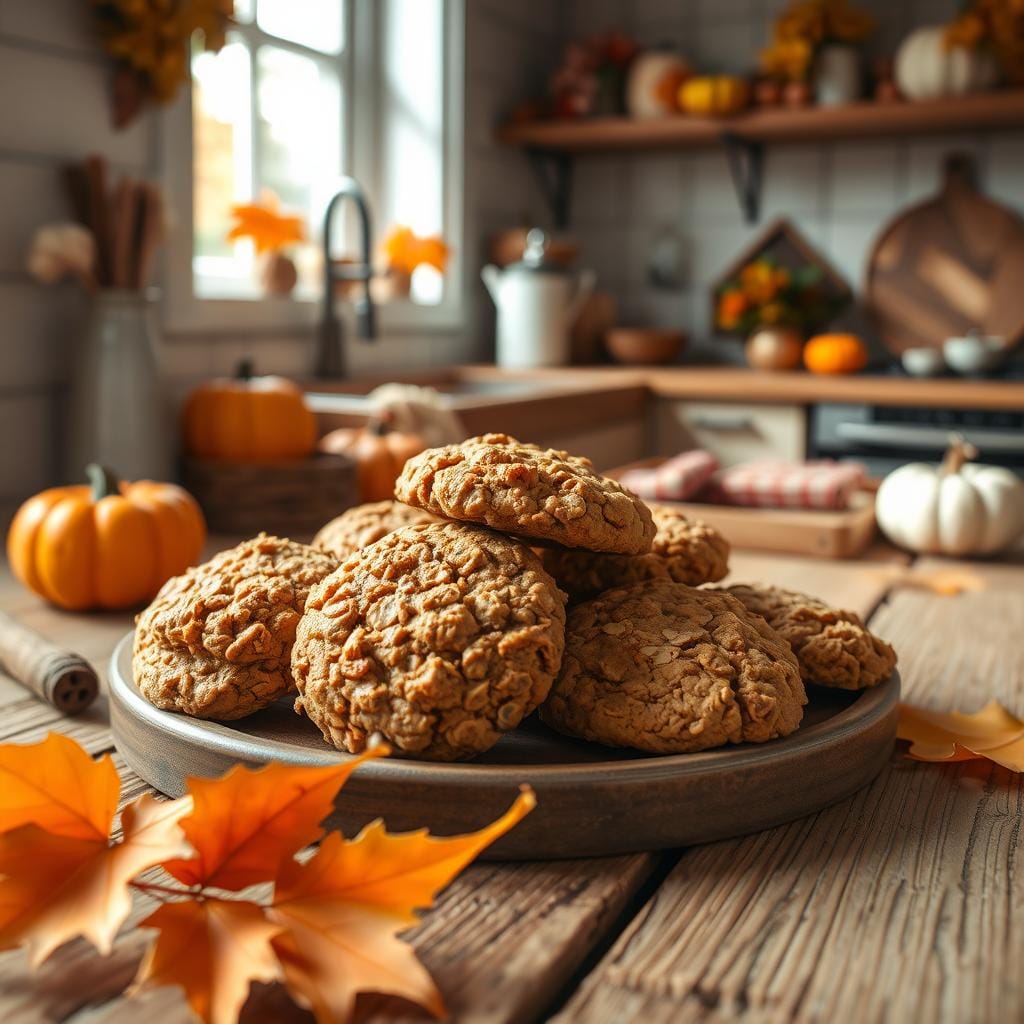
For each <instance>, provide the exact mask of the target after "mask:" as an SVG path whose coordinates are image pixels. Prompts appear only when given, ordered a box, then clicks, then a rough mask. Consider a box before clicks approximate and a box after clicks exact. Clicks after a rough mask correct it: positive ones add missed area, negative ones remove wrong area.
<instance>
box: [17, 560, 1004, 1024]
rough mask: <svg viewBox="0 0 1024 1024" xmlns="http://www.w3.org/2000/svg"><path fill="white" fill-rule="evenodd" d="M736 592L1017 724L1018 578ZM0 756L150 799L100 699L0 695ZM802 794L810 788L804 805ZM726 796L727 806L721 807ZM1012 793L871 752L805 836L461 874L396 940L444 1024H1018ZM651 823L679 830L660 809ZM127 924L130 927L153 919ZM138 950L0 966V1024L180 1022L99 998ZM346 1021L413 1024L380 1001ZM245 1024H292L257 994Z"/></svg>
mask: <svg viewBox="0 0 1024 1024" xmlns="http://www.w3.org/2000/svg"><path fill="white" fill-rule="evenodd" d="M733 568H734V577H736V578H742V577H746V578H761V579H771V580H776V581H778V582H779V583H781V584H784V585H787V586H805V587H806V588H807V589H811V590H819V591H820V592H821V594H822V596H823V597H825V598H826V599H827V600H830V601H832V602H834V603H841V604H844V605H846V606H847V607H850V608H853V609H856V610H858V611H859V612H861V613H862V614H863V615H864V616H865V617H869V618H870V621H871V624H872V627H873V628H874V629H875V630H876V631H878V632H879V633H880V634H881V635H882V636H884V637H885V638H886V639H888V640H890V641H891V642H892V643H893V644H894V645H895V647H896V649H897V651H898V652H899V656H900V671H901V674H902V677H903V686H904V696H905V699H907V700H910V701H912V702H914V703H916V704H920V705H926V706H930V707H934V708H941V709H950V708H961V709H967V710H974V709H976V708H979V707H981V706H982V705H983V704H985V703H986V702H988V701H989V700H992V699H997V700H1000V701H1002V702H1003V703H1004V704H1006V705H1007V707H1009V709H1010V710H1011V711H1013V712H1014V713H1016V714H1018V715H1021V714H1024V638H1022V637H1021V635H1020V631H1019V630H1017V631H1014V630H1013V629H1011V628H1010V627H1011V625H1012V624H1014V623H1020V622H1024V561H1022V560H1020V559H1017V560H1015V561H1009V562H1003V563H998V562H992V561H988V562H984V563H977V564H971V563H966V562H950V561H940V560H936V559H923V560H920V561H919V562H918V563H917V564H916V565H915V566H914V570H915V571H919V572H928V571H932V570H937V569H942V570H947V571H948V570H954V571H956V572H959V573H968V574H970V576H971V578H972V579H973V580H974V581H975V582H976V584H977V589H972V590H969V591H967V592H965V593H963V594H961V595H960V596H957V597H940V596H937V595H935V594H933V593H931V592H928V591H925V590H921V589H906V588H901V589H897V590H895V591H893V592H891V593H889V594H888V596H886V591H887V590H888V588H889V585H890V584H891V583H892V580H893V574H894V573H895V574H898V573H899V572H901V571H902V569H901V557H900V556H898V555H896V553H895V552H893V551H892V550H891V549H886V548H884V547H880V548H876V549H874V550H873V551H872V553H871V555H870V557H869V558H868V559H867V560H861V561H857V562H845V563H832V562H825V561H818V560H810V561H808V560H803V559H799V558H795V557H783V556H769V555H755V554H753V553H748V552H737V553H736V554H735V556H734V559H733ZM0 607H2V608H3V609H4V610H5V611H7V612H8V613H9V614H11V615H13V616H15V617H16V618H18V619H19V620H21V621H22V622H24V623H26V624H27V625H30V626H32V627H33V628H35V629H37V630H39V631H40V632H42V633H43V634H45V635H46V636H48V637H51V638H52V639H54V640H56V641H57V642H59V643H62V644H65V645H67V646H69V647H71V648H74V649H77V650H79V651H81V653H83V654H84V655H86V656H87V657H89V658H91V659H92V660H93V661H94V663H95V664H96V665H97V666H99V667H101V668H105V666H106V661H107V659H108V658H109V655H110V652H111V650H112V649H113V647H114V644H115V643H116V641H117V640H118V639H119V638H120V637H121V636H122V635H123V634H124V632H125V631H126V630H127V629H129V628H130V625H131V615H128V614H124V615H117V614H109V615H70V614H63V613H60V612H57V611H55V610H53V609H51V608H49V607H47V606H46V605H44V604H43V603H42V602H41V601H40V600H38V599H37V598H35V597H34V596H33V595H31V594H29V593H28V592H26V591H25V590H23V589H22V588H20V587H19V586H17V585H16V584H15V583H14V582H13V580H11V578H10V576H9V575H8V574H6V572H5V571H4V572H0ZM0 708H2V714H0V741H3V742H18V743H29V742H36V741H38V740H40V739H42V738H43V737H44V736H45V735H46V733H47V732H48V731H50V730H58V731H60V732H64V733H67V734H68V735H71V736H74V738H75V739H77V740H78V741H79V742H80V743H82V744H83V745H85V746H86V747H87V748H88V750H89V751H90V752H91V753H92V754H94V755H99V754H100V753H102V752H104V751H111V752H113V755H114V761H115V764H116V765H117V767H118V770H119V772H120V775H121V779H122V784H123V788H122V797H123V799H129V798H133V797H135V796H137V795H138V794H139V793H140V792H144V791H146V790H147V789H148V787H147V786H146V784H145V783H144V782H143V781H142V780H141V779H139V778H138V777H136V776H135V775H134V774H133V773H132V772H131V771H130V770H128V769H127V768H126V767H125V765H124V763H123V762H122V761H121V760H120V758H119V757H118V755H117V752H116V750H115V748H114V745H113V740H112V738H111V734H110V730H109V727H108V721H107V714H106V706H105V701H104V700H103V699H102V698H101V700H100V701H99V702H98V703H97V704H96V705H94V706H93V707H92V708H91V709H90V710H89V711H88V712H87V713H86V714H85V715H83V716H81V717H79V718H76V719H65V718H62V717H60V715H59V714H58V713H57V712H56V711H55V710H54V709H53V708H52V707H50V706H49V705H48V704H44V703H41V702H39V701H37V700H36V699H35V698H33V697H31V696H29V694H27V693H26V692H25V691H24V690H22V689H21V688H20V687H18V686H17V685H16V684H15V683H14V682H13V681H11V680H10V679H8V678H6V677H5V676H3V674H2V673H0ZM812 784H813V783H812ZM742 797H743V795H742V793H738V794H737V799H740V800H742ZM1022 807H1024V777H1022V776H1020V775H1014V774H1012V773H1010V772H1008V771H1006V770H1005V769H1002V768H999V767H997V766H995V765H993V764H990V763H988V762H985V761H972V762H962V763H956V764H950V765H944V766H940V765H934V764H923V763H920V762H914V761H909V760H907V759H906V758H905V757H904V756H903V751H902V750H901V749H897V750H895V751H894V752H893V756H892V759H891V761H890V763H889V764H888V765H887V766H886V767H885V768H884V769H883V771H882V772H881V774H880V775H879V776H878V778H877V779H876V780H875V781H874V782H873V783H872V784H871V785H870V786H868V787H867V788H866V789H864V790H862V791H861V792H859V793H857V794H856V795H854V796H853V797H851V798H849V799H847V800H844V801H842V802H841V803H838V804H836V805H834V806H832V807H830V808H828V809H826V810H824V811H821V812H820V813H818V814H815V815H813V816H811V817H809V818H806V819H803V820H800V821H796V822H793V823H792V824H789V825H785V826H782V827H779V828H774V829H770V830H768V831H766V832H761V833H758V834H756V835H751V836H748V837H746V838H741V839H734V840H728V841H725V842H718V843H712V844H709V845H706V846H702V847H697V848H693V849H686V850H673V851H665V852H657V853H638V854H633V855H630V856H623V857H615V858H607V859H593V860H574V861H557V862H550V863H517V864H494V863H481V864H477V865H474V866H472V867H470V868H469V869H468V870H467V871H465V872H464V873H463V874H462V875H461V876H460V877H459V878H458V879H456V880H455V881H454V882H453V883H452V884H451V885H450V886H449V887H448V889H447V890H446V891H445V892H444V893H443V894H442V895H441V897H440V899H439V901H438V904H437V906H436V907H435V909H434V910H432V911H430V912H428V913H427V914H425V915H424V917H423V920H422V922H421V923H420V924H419V925H418V926H417V927H416V928H414V929H413V930H412V931H411V932H410V933H409V939H410V941H411V942H412V943H413V945H414V946H415V948H416V950H417V952H418V954H419V955H420V957H421V958H422V960H423V961H424V963H425V964H426V965H427V967H428V968H429V970H430V971H431V972H432V974H433V976H434V978H435V979H436V981H437V983H438V985H439V987H440V989H441V992H442V994H443V996H444V999H445V1002H446V1004H447V1006H448V1008H449V1011H450V1014H451V1019H452V1020H455V1021H473V1022H487V1024H522V1022H529V1021H537V1020H544V1019H553V1020H555V1021H558V1022H561V1024H570V1022H571V1024H605V1022H607V1021H631V1020H649V1021H652V1022H659V1021H660V1022H664V1024H669V1022H671V1024H697V1022H702V1024H705V1022H708V1021H711V1020H714V1021H731V1022H736V1024H745V1022H749V1024H783V1022H787V1024H788V1022H791V1021H796V1022H799V1024H803V1022H806V1024H812V1022H820V1021H828V1020H836V1021H854V1020H855V1021H872V1022H876V1021H893V1022H897V1021H899V1022H902V1021H912V1020H930V1021H935V1022H938V1024H963V1022H966V1021H976V1022H979V1024H980V1022H983V1021H996V1020H1005V1021H1016V1020H1022V1019H1024V982H1022V980H1021V976H1020V964H1021V962H1022V960H1024V929H1022V928H1021V927H1019V922H1020V920H1021V918H1022V916H1024V884H1022V879H1021V877H1020V870H1021V868H1020V865H1021V864H1022V863H1024V829H1022V824H1024V817H1022ZM665 813H685V810H684V809H681V808H665ZM152 906H153V904H152V902H151V901H150V903H148V904H147V905H146V906H145V907H143V906H142V904H141V902H140V904H139V907H138V910H139V913H137V914H136V915H134V917H133V919H132V920H133V921H137V920H139V919H140V917H141V916H142V912H144V911H148V910H150V909H152ZM150 934H151V933H146V932H141V931H139V930H137V929H135V928H134V927H129V928H127V929H126V930H125V931H124V932H123V933H122V935H121V936H120V937H119V939H118V940H117V942H116V943H115V945H114V949H113V952H112V953H111V955H110V956H109V957H107V958H103V957H100V956H99V955H98V954H96V953H94V952H93V951H92V950H91V948H89V947H87V946H86V945H85V944H84V943H82V942H75V943H71V944H69V945H67V946H65V947H63V948H61V949H59V950H58V951H57V952H56V954H55V955H54V956H53V957H52V958H51V960H49V961H48V962H47V963H46V964H45V965H44V966H43V968H42V969H41V970H40V971H39V972H38V973H37V974H34V975H30V974H29V973H28V970H27V968H26V965H25V957H24V954H23V953H22V952H20V951H17V952H9V953H5V954H3V955H0V1020H15V1019H17V1020H25V1021H28V1020H41V1019H43V1018H45V1019H47V1020H51V1019H53V1020H61V1021H64V1022H66V1024H68V1022H69V1024H114V1022H115V1021H127V1020H135V1019H146V1020H149V1021H152V1022H153V1024H186V1022H187V1021H189V1020H190V1019H191V1018H190V1016H189V1014H188V1011H187V1010H186V1008H185V1005H184V1001H183V998H182V994H181V992H180V991H179V990H177V989H171V988H164V989H160V990H158V991H154V992H152V993H149V994H147V995H146V996H145V997H144V998H143V999H142V1000H141V1001H139V1002H138V1003H135V1004H132V1003H129V1002H127V1001H126V1000H125V999H124V997H123V996H122V995H121V993H122V991H123V989H124V987H125V985H126V984H127V983H128V981H129V980H130V978H131V976H132V974H133V972H134V970H135V968H136V966H137V964H138V961H139V959H140V957H141V956H142V954H143V951H144V949H145V948H146V945H147V943H148V940H149V938H150ZM361 1005H362V1012H361V1013H360V1017H359V1019H360V1020H374V1021H399V1020H401V1021H420V1020H426V1019H427V1017H426V1014H425V1012H423V1011H417V1010H413V1009H411V1008H410V1007H409V1006H408V1004H405V1003H399V1002H397V1001H394V1000H387V999H373V1000H372V1001H371V1000H367V1001H365V1002H363V1001H362V1000H361ZM247 1010H248V1011H249V1012H248V1013H247V1018H246V1019H251V1020H274V1021H282V1022H286V1021H291V1020H308V1019H309V1018H308V1016H306V1015H304V1014H301V1013H299V1012H298V1011H295V1010H293V1009H292V1008H291V1007H290V1006H289V1005H288V1004H287V1001H286V1000H285V999H283V998H282V997H281V995H280V993H279V992H278V991H277V990H275V989H274V988H273V987H271V986H258V988H257V990H256V991H255V992H254V993H253V994H252V996H251V997H250V1001H249V1005H248V1008H247Z"/></svg>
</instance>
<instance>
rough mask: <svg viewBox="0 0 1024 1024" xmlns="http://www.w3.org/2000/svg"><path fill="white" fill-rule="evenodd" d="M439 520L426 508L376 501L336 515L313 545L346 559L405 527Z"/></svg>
mask: <svg viewBox="0 0 1024 1024" xmlns="http://www.w3.org/2000/svg"><path fill="white" fill-rule="evenodd" d="M436 522H437V518H436V517H435V516H432V515H431V514H430V513H429V512H424V511H423V510H422V509H418V508H412V507H411V506H409V505H402V504H401V503H400V502H397V501H374V502H370V503H369V504H366V505H356V506H354V507H353V508H350V509H346V511H344V512H342V514H341V515H340V516H335V518H334V519H332V520H331V521H330V522H329V523H327V524H326V525H325V526H323V527H322V528H321V530H320V532H319V533H318V534H317V535H316V536H315V537H314V538H313V547H315V548H319V549H320V550H321V551H326V552H328V554H331V555H334V556H335V557H336V558H338V559H341V560H344V559H346V558H348V557H349V555H354V554H355V553H356V552H357V551H362V550H363V548H365V547H369V546H370V545H371V544H374V543H376V542H377V541H379V540H380V539H381V538H382V537H386V536H387V535H388V534H389V533H394V532H395V530H398V529H400V528H401V527H403V526H413V525H415V524H416V523H436Z"/></svg>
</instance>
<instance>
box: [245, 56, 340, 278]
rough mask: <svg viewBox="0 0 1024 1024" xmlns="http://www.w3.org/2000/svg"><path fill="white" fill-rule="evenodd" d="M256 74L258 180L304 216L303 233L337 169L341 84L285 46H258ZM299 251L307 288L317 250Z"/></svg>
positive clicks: (314, 225) (315, 229) (311, 231)
mask: <svg viewBox="0 0 1024 1024" xmlns="http://www.w3.org/2000/svg"><path fill="white" fill-rule="evenodd" d="M256 75H257V78H256V80H257V83H258V84H257V90H256V91H257V115H258V120H257V126H256V130H257V133H258V141H257V151H258V153H259V157H258V166H257V171H256V173H257V181H258V184H259V187H260V188H267V189H270V190H271V191H272V192H274V193H275V194H276V195H277V196H278V198H279V199H280V200H281V204H282V206H284V207H285V208H287V209H288V210H290V211H295V212H298V213H301V214H302V215H303V216H304V217H305V218H306V226H307V229H308V230H307V234H308V236H309V237H310V238H311V239H312V238H315V237H316V236H317V235H318V234H319V230H320V219H321V218H322V217H323V212H324V208H325V207H326V205H327V201H328V199H330V197H331V194H332V193H333V191H334V186H335V185H336V184H337V179H338V176H339V174H340V173H341V84H340V82H339V80H338V75H337V72H336V71H335V70H334V68H333V66H330V67H328V66H325V65H324V64H321V63H320V62H319V61H316V60H312V59H311V58H309V57H301V56H299V55H298V54H295V53H291V52H290V51H288V50H281V49H278V48H277V47H273V46H261V47H260V49H259V51H258V53H257V58H256ZM302 248H303V251H302V252H301V253H299V260H298V263H299V269H300V276H301V278H302V280H303V281H304V282H305V283H306V284H307V285H309V286H310V287H312V285H313V283H314V278H315V273H316V268H315V259H316V254H315V252H314V247H313V246H312V244H307V245H306V246H303V247H302Z"/></svg>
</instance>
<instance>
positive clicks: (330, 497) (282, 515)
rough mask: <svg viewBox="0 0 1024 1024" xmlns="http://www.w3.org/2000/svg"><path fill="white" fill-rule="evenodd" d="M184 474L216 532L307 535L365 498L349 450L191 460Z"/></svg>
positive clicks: (186, 465)
mask: <svg viewBox="0 0 1024 1024" xmlns="http://www.w3.org/2000/svg"><path fill="white" fill-rule="evenodd" d="M184 477H185V486H186V487H187V488H188V489H189V491H191V492H192V494H193V495H195V498H196V500H197V501H198V502H199V504H200V506H202V509H203V513H204V515H205V516H206V521H207V525H208V526H209V528H210V529H211V530H212V531H213V532H215V533H230V534H242V535H246V536H249V535H253V534H256V533H259V532H260V531H261V530H265V531H266V532H267V533H274V534H277V535H279V536H285V537H293V536H302V535H307V534H311V533H314V532H316V531H317V530H319V529H320V527H321V526H323V525H324V523H326V522H327V521H328V520H329V519H332V518H333V517H334V516H336V515H338V513H339V512H343V511H344V510H345V509H346V508H349V507H350V506H352V505H355V504H357V503H358V502H359V490H358V484H357V481H356V464H355V462H354V461H353V460H352V459H350V458H349V457H348V456H347V455H328V454H326V453H322V452H318V453H317V454H316V455H313V456H311V457H310V458H308V459H303V460H301V461H297V462H296V461H291V462H252V463H241V462H220V461H216V460H213V459H186V460H185V464H184Z"/></svg>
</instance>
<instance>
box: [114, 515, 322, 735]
mask: <svg viewBox="0 0 1024 1024" xmlns="http://www.w3.org/2000/svg"><path fill="white" fill-rule="evenodd" d="M337 567H338V560H337V559H336V558H334V557H332V556H331V555H328V554H326V553H324V552H322V551H316V550H314V549H313V548H311V547H307V546H306V545H305V544H296V543H295V542H294V541H290V540H282V539H280V538H279V537H268V536H267V535H266V534H260V535H259V536H258V537H255V538H253V539H252V540H247V541H245V542H244V543H242V544H239V545H238V546H237V547H234V548H230V549H229V550H227V551H222V552H221V553H220V554H218V555H215V556H214V557H213V558H212V559H211V560H210V561H209V562H206V563H204V564H203V565H198V566H196V567H195V568H192V569H189V570H188V571H187V572H186V573H185V574H184V575H182V576H176V577H174V578H173V579H170V580H168V581H167V583H166V584H164V586H163V588H162V589H161V591H160V593H159V594H157V596H156V597H155V598H154V600H153V603H152V604H151V605H150V606H149V607H148V608H147V609H146V610H145V611H144V612H142V613H141V614H140V615H139V617H138V619H137V620H136V628H135V647H134V651H133V654H132V669H133V672H134V675H135V682H136V684H137V685H138V687H139V690H140V691H141V692H142V695H143V696H144V697H145V698H146V699H147V700H148V701H149V702H150V703H151V704H155V705H156V706H157V707H158V708H163V709H164V710H167V711H183V712H184V713H185V714H187V715H193V716H195V717H196V718H219V719H232V718H242V717H243V716H245V715H248V714H251V713H252V712H254V711H258V710H259V709H260V708H264V707H266V706H267V705H268V704H272V703H273V702H274V701H275V700H277V699H278V698H279V697H280V696H282V695H283V694H285V693H287V692H288V691H289V690H290V689H292V679H291V670H290V662H291V647H292V641H293V640H294V639H295V627H296V626H297V625H298V622H299V616H300V615H301V614H302V609H303V607H304V605H305V603H306V597H307V596H308V594H309V589H310V587H312V586H313V584H314V583H319V582H320V580H322V579H323V578H324V577H325V576H327V575H328V574H329V573H331V572H333V571H334V570H335V569H336V568H337Z"/></svg>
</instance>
